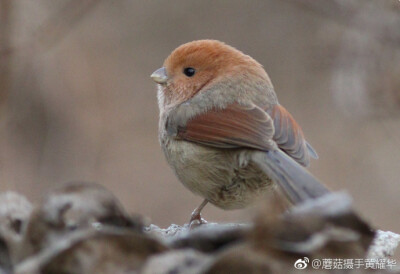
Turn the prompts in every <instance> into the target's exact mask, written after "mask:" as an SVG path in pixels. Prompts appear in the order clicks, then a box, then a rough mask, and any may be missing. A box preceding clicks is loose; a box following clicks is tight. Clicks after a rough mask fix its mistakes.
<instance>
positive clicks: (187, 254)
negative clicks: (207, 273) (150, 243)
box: [141, 249, 212, 274]
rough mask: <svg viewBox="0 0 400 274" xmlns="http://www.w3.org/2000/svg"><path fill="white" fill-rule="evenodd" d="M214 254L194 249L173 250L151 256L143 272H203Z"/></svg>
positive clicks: (156, 273) (155, 273) (160, 273)
mask: <svg viewBox="0 0 400 274" xmlns="http://www.w3.org/2000/svg"><path fill="white" fill-rule="evenodd" d="M211 261H212V256H210V255H206V254H204V253H202V252H199V251H196V250H193V249H180V250H173V251H169V252H166V253H162V254H159V255H155V256H151V257H150V258H149V260H148V261H147V263H146V264H145V266H144V267H143V269H142V271H141V273H142V274H171V273H174V274H195V273H202V272H203V270H204V269H205V268H206V266H207V265H208V264H209V263H210V262H211Z"/></svg>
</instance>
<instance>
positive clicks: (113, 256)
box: [15, 225, 167, 274]
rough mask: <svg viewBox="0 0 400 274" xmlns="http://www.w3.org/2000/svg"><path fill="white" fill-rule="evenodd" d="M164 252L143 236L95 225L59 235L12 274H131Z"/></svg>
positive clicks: (142, 234)
mask: <svg viewBox="0 0 400 274" xmlns="http://www.w3.org/2000/svg"><path fill="white" fill-rule="evenodd" d="M166 250H167V247H166V246H164V245H163V244H161V243H160V242H159V241H158V240H156V239H154V238H152V237H150V236H149V235H146V234H144V233H140V232H137V231H132V230H128V229H121V228H116V227H109V226H106V227H102V226H101V225H99V226H98V227H97V228H96V229H81V230H78V231H76V232H73V233H70V234H67V235H64V236H60V237H59V239H58V240H57V241H53V242H52V243H51V244H50V245H49V246H48V247H46V248H45V249H43V250H41V251H40V252H39V253H38V254H37V255H35V256H31V257H29V258H28V259H26V260H25V261H23V262H22V263H20V264H19V265H18V266H17V268H16V270H15V273H17V274H27V273H43V274H46V273H64V274H72V273H76V274H78V273H79V274H90V273H99V274H101V273H132V272H133V271H137V270H139V269H140V268H141V267H142V265H143V264H144V263H145V262H146V260H147V258H148V257H150V256H151V255H154V254H157V253H160V252H164V251H166Z"/></svg>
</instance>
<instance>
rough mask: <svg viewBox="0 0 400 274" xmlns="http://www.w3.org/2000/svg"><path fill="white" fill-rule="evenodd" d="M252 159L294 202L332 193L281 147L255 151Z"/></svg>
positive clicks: (298, 202)
mask: <svg viewBox="0 0 400 274" xmlns="http://www.w3.org/2000/svg"><path fill="white" fill-rule="evenodd" d="M252 159H253V161H254V162H256V163H257V165H258V166H259V167H260V168H261V170H263V171H264V172H265V173H266V174H267V175H268V176H269V177H271V179H273V180H274V181H275V182H276V183H277V184H278V185H279V186H280V188H281V190H282V191H283V193H284V194H285V195H286V196H287V198H288V199H289V201H290V202H291V203H293V204H300V203H302V202H304V201H306V200H309V199H314V198H318V197H321V196H323V195H325V194H328V193H330V191H329V189H328V188H326V187H325V186H324V185H323V184H322V183H321V182H319V181H318V180H317V179H316V178H315V177H314V176H313V175H312V174H311V173H310V172H308V171H307V170H306V169H305V168H304V167H302V166H301V165H299V164H298V163H297V162H296V161H295V160H293V159H292V158H291V157H290V156H288V155H287V154H286V153H284V152H283V151H281V150H279V149H277V150H271V151H268V152H261V151H258V152H254V153H253V156H252Z"/></svg>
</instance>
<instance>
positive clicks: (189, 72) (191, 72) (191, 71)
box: [183, 68, 196, 77]
mask: <svg viewBox="0 0 400 274" xmlns="http://www.w3.org/2000/svg"><path fill="white" fill-rule="evenodd" d="M183 73H184V74H185V75H186V76H187V77H192V76H193V75H194V74H195V73H196V70H195V69H194V68H184V69H183Z"/></svg>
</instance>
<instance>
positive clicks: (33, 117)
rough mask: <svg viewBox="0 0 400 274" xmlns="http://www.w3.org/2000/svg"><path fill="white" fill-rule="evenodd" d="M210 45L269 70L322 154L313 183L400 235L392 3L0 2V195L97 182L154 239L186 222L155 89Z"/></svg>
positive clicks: (217, 217) (238, 214) (397, 12)
mask: <svg viewBox="0 0 400 274" xmlns="http://www.w3.org/2000/svg"><path fill="white" fill-rule="evenodd" d="M205 38H208V39H218V40H221V41H224V42H226V43H228V44H230V45H232V46H234V47H236V48H238V49H240V50H242V51H243V52H245V53H247V54H249V55H251V56H252V57H254V58H255V59H256V60H258V61H259V62H260V63H261V64H263V65H264V67H265V69H266V70H267V72H268V73H269V75H270V77H271V79H272V82H273V83H274V86H275V90H276V92H277V94H278V97H279V99H280V103H281V104H283V105H284V106H285V107H286V108H287V109H288V110H289V111H290V112H291V113H292V114H293V116H294V117H295V118H296V120H297V121H298V122H299V124H300V125H301V126H302V128H303V130H304V132H305V134H306V137H307V139H308V141H309V142H310V143H311V144H312V145H313V146H314V148H315V149H316V150H317V151H318V153H319V156H320V159H319V160H318V161H313V162H312V165H311V171H312V172H313V173H314V174H315V175H316V176H317V177H318V178H320V179H321V180H322V181H324V182H326V183H327V184H328V185H329V187H330V188H331V189H333V190H342V189H346V190H347V191H348V192H349V193H351V195H352V196H353V197H354V200H355V205H356V208H357V209H358V210H359V211H360V212H361V213H362V215H363V216H364V217H365V218H366V219H367V220H369V221H371V222H372V223H373V224H374V226H375V227H378V228H381V229H386V230H392V231H395V232H400V218H399V216H400V2H399V1H397V0H381V1H376V0H321V1H313V0H269V1H265V0H263V1H261V0H260V1H244V0H242V1H238V0H231V1H229V2H228V1H222V0H221V1H212V0H204V1H195V0H190V1H189V0H177V1H144V0H143V1H132V0H130V1H128V0H119V1H101V0H59V1H52V0H36V1H30V0H0V179H1V181H0V190H1V191H5V190H15V191H18V192H21V193H23V194H25V195H27V196H28V197H29V199H30V200H31V201H33V202H35V201H37V200H38V199H39V197H40V196H41V195H42V193H43V192H45V191H47V190H48V189H49V188H50V187H53V186H55V185H59V184H62V183H65V182H67V181H71V180H87V181H95V182H99V183H101V184H103V185H105V186H106V187H108V188H109V189H110V190H111V191H112V192H114V193H115V195H116V196H117V197H118V198H119V199H120V200H121V202H122V203H123V204H124V205H125V207H126V208H127V209H128V210H129V211H130V212H136V213H140V214H143V215H145V216H148V217H149V218H150V219H151V220H152V222H153V223H155V224H157V225H159V226H163V227H165V226H168V225H169V224H171V223H177V224H183V223H185V222H187V221H188V220H189V217H190V213H191V211H192V210H193V209H194V208H195V207H196V206H197V205H198V204H199V203H200V202H201V200H202V199H201V198H200V197H196V196H194V195H193V194H192V193H191V192H190V191H188V190H186V189H185V188H184V187H183V186H182V185H181V184H180V183H179V182H178V180H177V179H176V178H175V176H174V174H173V173H172V171H171V169H170V168H169V167H168V166H167V164H166V161H165V159H164V156H163V155H162V152H161V149H160V147H159V144H158V139H157V127H158V106H157V101H156V86H155V84H154V83H153V82H152V81H151V79H150V77H149V76H150V74H151V73H152V72H153V71H154V70H155V69H157V68H159V67H160V66H161V65H162V63H163V61H164V59H165V58H166V57H167V56H168V54H169V53H170V52H171V51H172V50H173V49H174V48H176V47H177V46H179V45H180V44H182V43H185V42H188V41H192V40H196V39H205ZM252 212H253V210H252V209H247V210H238V211H232V212H225V211H222V210H220V209H218V208H215V207H213V206H207V207H206V208H205V210H204V211H203V214H204V217H205V218H206V219H207V220H209V221H217V222H226V221H246V220H249V218H251V216H252Z"/></svg>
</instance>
